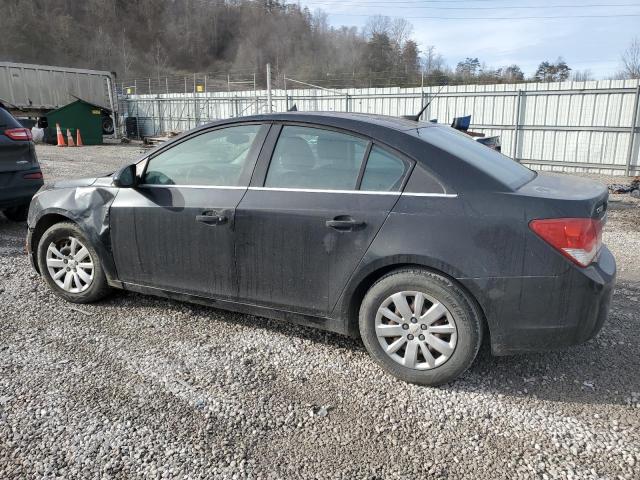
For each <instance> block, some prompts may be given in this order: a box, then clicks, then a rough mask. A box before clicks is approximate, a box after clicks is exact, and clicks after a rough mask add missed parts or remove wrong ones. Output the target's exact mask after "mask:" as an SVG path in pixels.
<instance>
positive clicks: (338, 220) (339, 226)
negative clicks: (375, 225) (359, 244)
mask: <svg viewBox="0 0 640 480" xmlns="http://www.w3.org/2000/svg"><path fill="white" fill-rule="evenodd" d="M325 225H326V226H327V227H329V228H333V229H334V230H338V231H339V232H351V231H353V230H356V229H358V228H362V227H364V226H365V225H366V224H365V222H362V221H360V220H355V219H353V218H351V217H349V216H347V215H340V216H338V217H335V218H334V219H333V220H327V221H326V222H325Z"/></svg>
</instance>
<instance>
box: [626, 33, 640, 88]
mask: <svg viewBox="0 0 640 480" xmlns="http://www.w3.org/2000/svg"><path fill="white" fill-rule="evenodd" d="M622 70H623V71H622V73H623V75H624V77H625V78H640V37H635V38H634V39H633V40H631V45H629V47H628V48H627V49H626V50H625V51H624V52H623V54H622Z"/></svg>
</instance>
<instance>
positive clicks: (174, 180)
mask: <svg viewBox="0 0 640 480" xmlns="http://www.w3.org/2000/svg"><path fill="white" fill-rule="evenodd" d="M267 131H268V126H266V125H261V124H243V125H235V126H224V127H221V128H216V129H213V130H209V131H205V132H198V133H196V134H194V135H192V136H191V137H188V138H186V139H185V140H183V141H182V142H180V143H178V144H176V145H174V146H171V147H170V148H168V149H166V150H162V151H161V152H160V153H158V154H157V155H155V156H153V157H152V158H150V159H149V160H148V163H147V165H146V168H145V170H144V172H142V173H141V177H142V178H141V181H140V184H139V185H138V186H137V187H136V188H123V189H121V190H120V192H119V193H118V195H117V197H116V199H115V201H114V202H113V204H112V206H111V210H110V215H111V220H110V225H111V239H112V243H113V252H114V259H115V262H116V268H117V271H118V277H119V279H120V280H122V281H125V282H131V283H136V284H141V285H145V286H151V287H156V288H160V289H167V290H171V291H176V292H184V293H189V294H192V295H199V296H204V297H221V298H227V299H234V298H236V296H237V281H236V269H235V248H234V242H235V231H234V229H235V209H236V206H237V205H238V203H239V202H240V199H241V198H242V196H243V195H244V194H245V192H246V190H247V187H248V184H249V179H250V178H251V174H252V171H253V167H254V166H255V161H256V158H257V155H258V152H259V151H260V147H261V146H262V143H263V141H264V138H265V136H266V133H267Z"/></svg>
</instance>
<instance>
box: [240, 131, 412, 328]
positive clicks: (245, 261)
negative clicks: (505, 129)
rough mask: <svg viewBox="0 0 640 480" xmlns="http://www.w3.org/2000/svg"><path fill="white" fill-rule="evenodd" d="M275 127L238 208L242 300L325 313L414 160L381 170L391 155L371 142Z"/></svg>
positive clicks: (345, 135)
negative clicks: (385, 158)
mask: <svg viewBox="0 0 640 480" xmlns="http://www.w3.org/2000/svg"><path fill="white" fill-rule="evenodd" d="M279 130H280V128H277V127H274V128H272V131H271V133H270V138H269V139H268V141H267V143H266V144H265V148H264V149H263V154H262V155H261V158H260V160H259V166H258V168H257V169H256V174H255V175H254V180H253V181H252V186H251V187H250V188H249V190H248V192H247V193H246V195H245V196H244V198H243V199H242V201H241V202H240V205H239V206H238V209H237V212H236V232H237V247H236V248H237V263H238V281H239V298H240V299H241V300H244V301H247V302H250V303H257V304H261V305H265V306H271V307H275V308H280V309H283V310H290V311H295V312H299V313H308V314H312V315H326V314H327V313H328V312H329V311H330V310H331V309H332V307H333V305H335V303H336V301H337V299H338V296H339V295H340V292H341V291H342V289H343V287H344V285H345V284H346V282H347V280H348V278H349V277H350V275H351V274H352V272H353V270H354V269H355V267H356V265H357V264H358V262H359V261H360V259H361V258H362V256H363V255H364V253H365V252H366V250H367V248H368V246H369V245H370V243H371V242H372V240H373V238H374V237H375V235H376V233H377V232H378V230H379V229H380V227H381V226H382V223H383V222H384V220H385V219H386V218H387V215H388V214H389V211H390V210H391V209H392V207H393V205H394V204H395V203H396V201H397V199H398V197H399V195H400V193H399V192H400V190H401V187H402V184H403V181H404V179H405V178H406V175H407V173H408V171H409V169H410V167H411V162H410V161H408V160H406V159H403V158H400V157H394V159H393V160H392V161H391V163H392V164H393V165H392V166H391V170H389V168H388V165H387V170H386V171H382V172H380V168H382V169H383V170H384V168H385V167H384V164H385V161H384V160H383V161H382V162H380V160H381V157H384V156H385V155H388V152H387V151H386V150H384V149H382V148H381V147H379V146H376V145H373V144H372V142H371V141H370V140H369V139H368V138H363V137H361V136H357V135H354V134H351V133H348V132H343V131H337V130H332V129H325V128H319V127H309V126H300V125H291V124H288V125H284V126H282V127H281V130H280V131H279ZM268 147H271V148H268ZM367 158H368V159H369V164H370V165H371V168H368V169H367V170H365V167H366V166H367ZM387 163H388V162H387ZM376 165H377V167H376ZM374 167H375V168H374ZM380 174H382V177H386V178H381V177H380Z"/></svg>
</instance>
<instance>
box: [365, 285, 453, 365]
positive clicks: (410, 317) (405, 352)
mask: <svg viewBox="0 0 640 480" xmlns="http://www.w3.org/2000/svg"><path fill="white" fill-rule="evenodd" d="M375 329H376V336H377V338H378V342H379V343H380V345H381V346H382V349H383V350H384V352H385V353H386V354H387V355H388V356H389V357H391V358H392V359H393V360H394V361H395V362H397V363H399V364H400V365H403V366H405V367H408V368H412V369H416V370H429V369H432V368H435V367H439V366H440V365H442V364H443V363H445V362H446V361H447V360H448V359H449V358H451V355H453V352H454V350H455V348H456V343H457V340H458V329H457V327H456V322H455V319H454V317H453V315H452V314H451V312H450V311H449V310H448V309H447V308H446V307H445V306H444V305H443V304H442V303H441V302H439V301H438V300H437V299H435V298H433V297H431V296H430V295H427V294H425V293H421V292H414V291H403V292H398V293H394V294H393V295H391V296H389V297H387V298H386V299H385V300H384V301H383V302H382V304H381V305H380V307H379V308H378V311H377V313H376V320H375Z"/></svg>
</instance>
